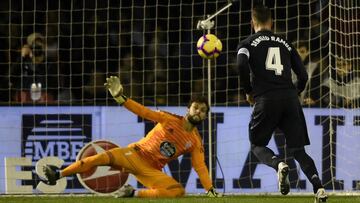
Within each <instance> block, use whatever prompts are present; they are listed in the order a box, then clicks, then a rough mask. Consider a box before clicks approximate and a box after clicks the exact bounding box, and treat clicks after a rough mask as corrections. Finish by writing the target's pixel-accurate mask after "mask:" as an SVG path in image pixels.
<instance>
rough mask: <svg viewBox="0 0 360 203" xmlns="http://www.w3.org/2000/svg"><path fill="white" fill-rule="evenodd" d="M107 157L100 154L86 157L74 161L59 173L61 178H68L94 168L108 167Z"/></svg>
mask: <svg viewBox="0 0 360 203" xmlns="http://www.w3.org/2000/svg"><path fill="white" fill-rule="evenodd" d="M109 161H110V159H109V156H108V155H107V153H106V152H105V153H101V154H97V155H94V156H90V157H86V158H85V159H82V160H79V161H76V162H75V163H73V164H71V165H69V166H68V167H66V168H65V169H64V170H62V171H61V176H62V177H65V176H69V175H73V174H76V173H81V172H85V171H88V170H90V169H91V168H93V167H95V166H101V165H108V164H109Z"/></svg>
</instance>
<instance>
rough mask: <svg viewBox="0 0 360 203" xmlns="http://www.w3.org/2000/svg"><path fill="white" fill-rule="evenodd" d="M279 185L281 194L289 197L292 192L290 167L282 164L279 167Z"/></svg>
mask: <svg viewBox="0 0 360 203" xmlns="http://www.w3.org/2000/svg"><path fill="white" fill-rule="evenodd" d="M277 176H278V183H279V192H280V193H281V194H283V195H287V194H288V193H289V192H290V181H289V166H288V165H287V164H286V163H284V162H280V163H279V165H278V172H277Z"/></svg>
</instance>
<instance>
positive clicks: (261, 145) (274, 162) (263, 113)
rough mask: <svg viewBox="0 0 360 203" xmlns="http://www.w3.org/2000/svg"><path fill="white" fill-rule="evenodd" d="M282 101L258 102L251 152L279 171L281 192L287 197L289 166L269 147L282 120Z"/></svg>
mask: <svg viewBox="0 0 360 203" xmlns="http://www.w3.org/2000/svg"><path fill="white" fill-rule="evenodd" d="M279 101H281V100H260V101H256V103H255V107H254V111H253V113H252V115H251V121H250V124H249V136H250V142H251V151H252V152H253V153H254V155H255V156H256V157H257V158H258V159H259V161H260V162H262V163H264V164H266V165H268V166H270V167H272V168H273V169H275V170H276V171H277V175H278V184H279V191H280V192H281V194H283V195H286V194H288V193H289V191H290V182H289V166H288V165H287V164H286V163H284V162H282V161H281V159H280V158H279V157H278V156H276V155H275V153H274V152H273V151H272V150H271V149H270V148H268V147H266V146H267V145H268V143H269V141H270V139H271V137H272V134H273V132H274V130H275V128H276V127H277V125H278V121H279V119H280V118H281V113H282V106H281V105H282V104H281V103H280V102H279Z"/></svg>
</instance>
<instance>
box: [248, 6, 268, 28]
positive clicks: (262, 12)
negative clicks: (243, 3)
mask: <svg viewBox="0 0 360 203" xmlns="http://www.w3.org/2000/svg"><path fill="white" fill-rule="evenodd" d="M251 17H252V18H253V19H255V20H256V21H257V22H258V23H260V24H264V23H266V22H268V21H269V20H270V19H271V10H270V9H269V8H268V7H266V6H264V5H257V6H255V7H254V8H253V9H252V14H251Z"/></svg>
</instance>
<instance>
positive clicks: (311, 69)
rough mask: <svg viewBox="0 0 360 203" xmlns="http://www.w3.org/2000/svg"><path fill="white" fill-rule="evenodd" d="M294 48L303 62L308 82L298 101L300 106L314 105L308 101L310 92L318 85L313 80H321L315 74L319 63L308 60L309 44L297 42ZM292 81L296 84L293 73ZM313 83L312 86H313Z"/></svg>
mask: <svg viewBox="0 0 360 203" xmlns="http://www.w3.org/2000/svg"><path fill="white" fill-rule="evenodd" d="M294 47H295V48H296V50H297V52H298V53H299V55H300V58H301V61H302V62H303V64H304V66H305V69H306V71H307V73H308V78H309V80H308V82H307V83H306V86H305V89H304V91H303V92H302V93H301V95H300V101H301V103H302V104H305V105H314V104H315V102H314V101H311V100H309V99H308V98H309V97H310V92H311V90H312V89H313V88H316V87H314V85H320V83H319V82H315V81H314V80H315V79H319V80H321V78H320V77H316V74H314V73H315V72H319V71H316V70H317V69H320V64H319V62H314V61H312V60H311V58H310V50H309V42H308V41H305V40H299V41H298V42H295V43H294ZM292 80H293V82H294V83H296V75H295V73H292ZM313 83H314V84H313Z"/></svg>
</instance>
